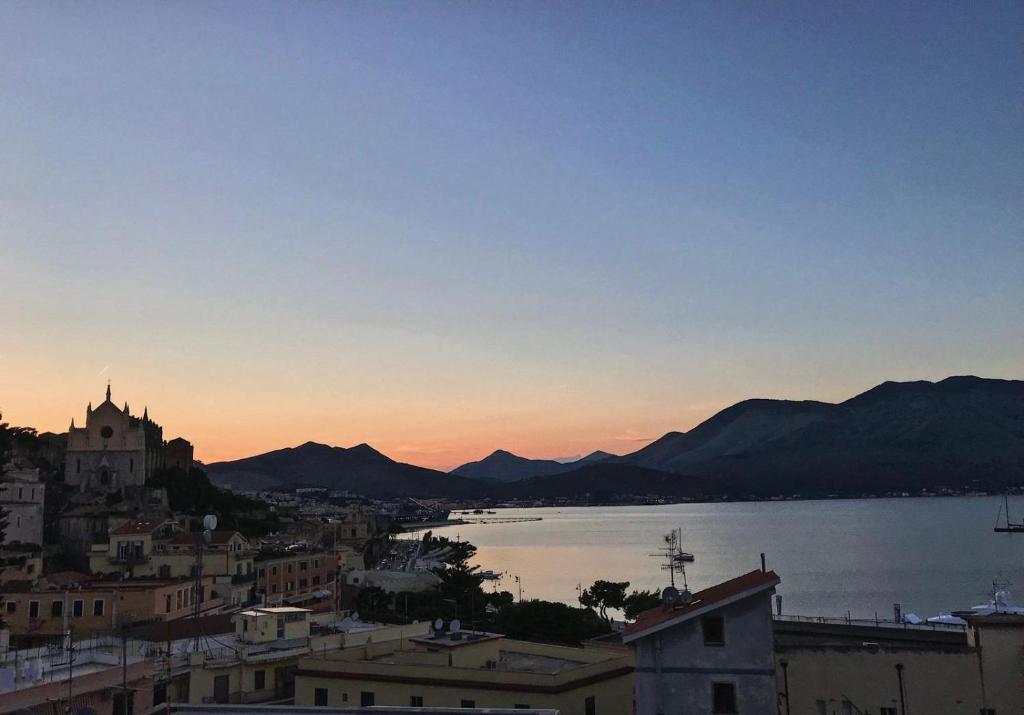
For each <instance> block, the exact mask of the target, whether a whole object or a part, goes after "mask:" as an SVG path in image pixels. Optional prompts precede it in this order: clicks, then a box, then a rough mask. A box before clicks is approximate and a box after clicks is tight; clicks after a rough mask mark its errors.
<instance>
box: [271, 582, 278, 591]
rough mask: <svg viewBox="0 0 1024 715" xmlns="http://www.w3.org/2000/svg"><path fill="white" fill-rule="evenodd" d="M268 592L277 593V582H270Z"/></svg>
mask: <svg viewBox="0 0 1024 715" xmlns="http://www.w3.org/2000/svg"><path fill="white" fill-rule="evenodd" d="M270 592H271V593H277V584H276V583H272V584H270Z"/></svg>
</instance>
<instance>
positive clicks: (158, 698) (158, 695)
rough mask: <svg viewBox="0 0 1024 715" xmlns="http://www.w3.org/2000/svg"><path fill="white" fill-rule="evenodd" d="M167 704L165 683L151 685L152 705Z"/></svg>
mask: <svg viewBox="0 0 1024 715" xmlns="http://www.w3.org/2000/svg"><path fill="white" fill-rule="evenodd" d="M166 702H167V683H154V684H153V704H154V705H161V704H163V703H166Z"/></svg>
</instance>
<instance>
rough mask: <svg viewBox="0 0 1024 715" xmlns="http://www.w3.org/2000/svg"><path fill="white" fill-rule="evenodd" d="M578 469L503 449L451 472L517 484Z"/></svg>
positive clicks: (474, 477)
mask: <svg viewBox="0 0 1024 715" xmlns="http://www.w3.org/2000/svg"><path fill="white" fill-rule="evenodd" d="M575 468H576V463H575V462H569V463H564V462H556V461H555V460H553V459H527V458H526V457H520V456H519V455H517V454H512V453H511V452H506V451H505V450H503V449H498V450H495V451H494V452H491V454H489V455H487V456H486V457H484V458H483V459H481V460H479V461H477V462H468V463H467V464H463V465H462V466H461V467H456V468H455V469H453V470H452V471H451V473H452V474H457V475H459V476H461V477H469V478H470V479H486V480H488V481H495V482H515V481H518V480H520V479H527V478H528V477H539V476H545V475H549V474H561V473H562V472H569V471H572V470H573V469H575Z"/></svg>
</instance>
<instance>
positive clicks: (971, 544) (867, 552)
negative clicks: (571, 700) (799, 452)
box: [443, 497, 1024, 618]
mask: <svg viewBox="0 0 1024 715" xmlns="http://www.w3.org/2000/svg"><path fill="white" fill-rule="evenodd" d="M1001 501H1002V499H1001V498H996V497H961V498H920V499H861V500H835V501H800V502H760V503H730V504H674V505H668V506H649V507H648V506H642V507H638V506H626V507H575V508H560V509H559V508H544V509H497V510H495V511H496V512H497V513H496V514H494V515H492V517H493V518H496V517H517V516H523V517H537V516H539V517H542V519H543V520H542V521H536V522H522V523H513V524H473V525H464V526H456V527H450V528H446V529H444V530H443V533H445V534H446V535H449V536H452V535H455V534H458V535H459V537H460V538H462V539H464V540H468V541H470V542H472V543H473V544H475V545H476V546H477V547H478V549H479V551H478V557H477V562H478V563H479V564H480V566H481V567H482V568H484V569H492V570H494V571H503V572H504V571H508V572H510V573H511V574H513V575H518V576H519V577H520V578H521V582H522V587H523V595H524V597H526V598H530V597H535V598H544V599H549V600H556V601H563V602H566V603H575V602H576V584H577V583H582V584H583V585H584V587H585V586H587V585H589V584H590V583H592V582H593V581H594V580H596V579H600V578H603V579H608V580H616V581H627V580H628V581H630V582H631V584H632V586H633V587H640V588H661V587H663V586H665V585H667V584H668V574H667V573H665V572H662V571H660V570H659V566H660V564H661V563H662V561H661V560H659V559H657V558H653V557H649V556H648V554H652V553H656V552H657V549H658V547H659V546H661V545H662V535H663V534H665V533H666V532H668V531H670V530H671V529H673V528H676V527H680V528H682V534H683V542H682V544H683V548H684V550H686V551H690V552H692V553H693V554H694V555H695V556H696V562H695V563H693V564H688V565H687V569H686V572H687V577H688V579H689V584H690V588H691V589H693V590H696V589H699V588H703V587H705V586H708V585H710V584H713V583H716V582H719V581H722V580H725V579H727V578H730V577H732V576H735V575H737V574H740V573H743V572H746V571H750V570H752V569H755V568H758V567H759V563H760V562H759V554H760V552H762V551H764V552H765V553H766V554H767V559H768V566H769V568H773V569H775V570H776V571H777V572H778V573H779V575H780V576H781V577H782V585H781V586H780V588H779V591H778V592H779V593H780V594H782V596H783V611H784V612H786V613H791V614H806V615H836V616H838V615H845V614H846V612H847V611H848V610H849V611H851V612H852V614H853V616H854V617H873V616H874V614H875V612H876V611H877V613H878V615H879V616H880V617H888V618H891V617H892V616H891V614H892V604H893V603H894V602H897V601H898V602H900V603H902V604H903V607H904V611H905V612H907V611H910V612H915V613H918V614H920V615H923V616H931V615H935V614H937V613H939V612H940V611H949V610H950V609H957V608H965V607H969V606H971V605H974V604H977V603H981V602H984V601H985V600H987V594H988V592H989V590H990V588H991V582H992V579H993V578H996V577H1001V578H1004V579H1006V580H1008V581H1010V583H1011V589H1012V590H1014V591H1015V594H1016V596H1017V601H1018V602H1024V534H996V533H994V532H993V531H992V526H993V524H994V522H995V518H996V513H997V510H998V508H999V504H1000V502H1001ZM1010 510H1011V512H1012V513H1013V514H1014V518H1015V519H1019V518H1020V517H1021V516H1024V498H1017V499H1011V500H1010ZM500 586H501V588H502V589H506V590H509V591H512V592H513V593H515V592H516V584H515V581H514V580H513V579H512V578H507V577H506V578H504V579H503V580H502V582H501V584H500Z"/></svg>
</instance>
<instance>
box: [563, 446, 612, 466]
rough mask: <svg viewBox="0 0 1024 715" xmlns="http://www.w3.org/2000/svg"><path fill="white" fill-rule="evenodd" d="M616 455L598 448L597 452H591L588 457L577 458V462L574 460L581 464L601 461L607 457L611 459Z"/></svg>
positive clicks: (576, 463) (575, 463)
mask: <svg viewBox="0 0 1024 715" xmlns="http://www.w3.org/2000/svg"><path fill="white" fill-rule="evenodd" d="M614 456H615V455H614V454H609V453H608V452H602V451H601V450H597V451H595V452H591V453H590V454H588V455H587V456H586V457H581V458H580V459H577V460H576V461H575V462H573V464H574V465H580V464H589V463H591V462H601V461H603V460H605V459H611V458H612V457H614Z"/></svg>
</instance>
